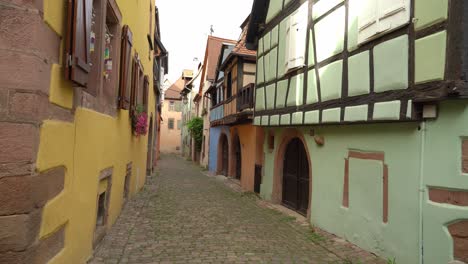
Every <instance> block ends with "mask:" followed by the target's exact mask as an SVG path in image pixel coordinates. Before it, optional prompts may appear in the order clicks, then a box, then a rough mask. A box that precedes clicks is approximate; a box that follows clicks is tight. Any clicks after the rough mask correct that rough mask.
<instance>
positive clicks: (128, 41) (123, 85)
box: [119, 25, 133, 109]
mask: <svg viewBox="0 0 468 264" xmlns="http://www.w3.org/2000/svg"><path fill="white" fill-rule="evenodd" d="M132 37H133V35H132V31H131V30H130V28H129V27H128V26H127V25H125V26H124V27H123V32H122V47H121V53H120V65H121V66H120V83H119V108H121V109H129V108H130V97H131V87H132V83H131V81H132V46H133V41H132Z"/></svg>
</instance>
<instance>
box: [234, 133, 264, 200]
mask: <svg viewBox="0 0 468 264" xmlns="http://www.w3.org/2000/svg"><path fill="white" fill-rule="evenodd" d="M262 131H263V129H262V128H260V127H255V126H253V125H251V124H248V125H237V126H233V127H231V128H230V133H231V142H230V144H231V146H234V145H233V144H234V140H235V138H236V135H239V140H240V144H241V155H242V177H241V186H242V188H243V189H244V190H246V191H253V190H254V176H255V164H256V163H257V162H258V160H259V157H262V159H263V148H260V151H261V153H258V149H259V148H258V147H257V145H259V144H260V145H263V137H257V136H258V135H260V136H261V135H262V134H263V132H262ZM229 156H230V173H229V174H230V176H234V175H235V168H236V164H235V152H234V148H231V153H230V155H229Z"/></svg>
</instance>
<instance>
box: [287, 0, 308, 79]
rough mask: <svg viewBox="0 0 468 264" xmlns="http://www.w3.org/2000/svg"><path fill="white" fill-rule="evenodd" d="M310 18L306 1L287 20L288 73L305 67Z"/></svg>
mask: <svg viewBox="0 0 468 264" xmlns="http://www.w3.org/2000/svg"><path fill="white" fill-rule="evenodd" d="M308 17H309V4H308V1H306V2H304V3H303V4H302V5H301V6H300V7H299V8H298V9H297V10H296V11H294V13H292V14H291V16H290V17H289V19H288V20H287V25H286V50H285V57H286V58H285V64H286V65H285V66H286V72H288V71H291V70H293V69H296V68H299V67H303V66H305V50H306V40H307V29H308V28H307V26H308ZM293 33H294V34H293Z"/></svg>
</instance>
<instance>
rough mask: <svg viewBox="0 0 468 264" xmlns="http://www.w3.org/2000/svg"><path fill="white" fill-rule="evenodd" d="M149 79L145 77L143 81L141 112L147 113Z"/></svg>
mask: <svg viewBox="0 0 468 264" xmlns="http://www.w3.org/2000/svg"><path fill="white" fill-rule="evenodd" d="M148 93H149V77H148V75H145V77H144V80H143V110H144V111H145V112H147V111H148V96H149V94H148Z"/></svg>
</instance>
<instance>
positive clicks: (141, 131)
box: [132, 105, 148, 137]
mask: <svg viewBox="0 0 468 264" xmlns="http://www.w3.org/2000/svg"><path fill="white" fill-rule="evenodd" d="M132 130H133V134H134V135H135V136H136V137H139V136H145V135H146V134H147V133H148V113H146V111H145V110H144V107H143V106H142V105H137V107H136V108H135V110H134V111H133V114H132Z"/></svg>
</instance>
